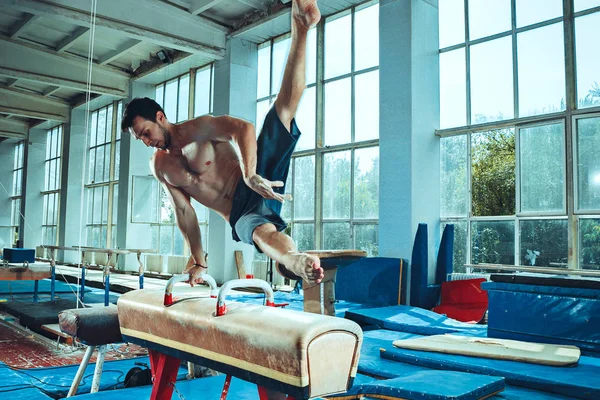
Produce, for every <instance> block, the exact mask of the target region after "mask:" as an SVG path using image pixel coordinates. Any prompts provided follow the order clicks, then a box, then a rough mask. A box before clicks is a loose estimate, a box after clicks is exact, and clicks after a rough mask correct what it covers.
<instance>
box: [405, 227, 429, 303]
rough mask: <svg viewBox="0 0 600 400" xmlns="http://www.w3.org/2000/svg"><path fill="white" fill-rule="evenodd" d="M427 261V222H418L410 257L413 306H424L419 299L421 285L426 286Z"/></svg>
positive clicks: (411, 301)
mask: <svg viewBox="0 0 600 400" xmlns="http://www.w3.org/2000/svg"><path fill="white" fill-rule="evenodd" d="M428 263H429V257H428V255H427V224H419V226H418V227H417V233H416V234H415V242H414V243H413V249H412V255H411V258H410V304H411V305H413V306H415V307H424V305H423V304H422V299H421V287H425V286H427V279H428V275H429V268H428ZM434 306H435V304H434ZM432 307H433V306H432ZM430 308H431V307H430Z"/></svg>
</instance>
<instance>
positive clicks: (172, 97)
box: [163, 79, 177, 121]
mask: <svg viewBox="0 0 600 400" xmlns="http://www.w3.org/2000/svg"><path fill="white" fill-rule="evenodd" d="M163 110H164V111H165V116H166V117H167V119H168V120H169V121H177V79H175V80H172V81H171V82H167V85H166V88H165V105H164V106H163Z"/></svg>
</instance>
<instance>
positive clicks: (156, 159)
mask: <svg viewBox="0 0 600 400" xmlns="http://www.w3.org/2000/svg"><path fill="white" fill-rule="evenodd" d="M168 157H169V154H167V152H166V151H161V150H158V151H155V152H154V153H153V154H152V156H151V157H150V170H151V171H152V173H153V174H154V176H156V177H157V178H158V179H160V176H161V174H160V172H161V169H162V167H163V165H164V160H165V159H166V158H168Z"/></svg>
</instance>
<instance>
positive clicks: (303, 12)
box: [292, 0, 321, 29]
mask: <svg viewBox="0 0 600 400" xmlns="http://www.w3.org/2000/svg"><path fill="white" fill-rule="evenodd" d="M292 18H294V19H295V20H296V21H297V22H298V23H299V24H300V25H302V26H304V27H305V28H307V29H310V28H312V27H313V26H315V25H316V24H318V23H319V21H320V20H321V11H320V10H319V6H317V0H292Z"/></svg>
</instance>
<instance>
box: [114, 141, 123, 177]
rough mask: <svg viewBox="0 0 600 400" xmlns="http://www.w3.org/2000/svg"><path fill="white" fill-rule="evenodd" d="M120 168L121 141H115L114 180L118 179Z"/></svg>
mask: <svg viewBox="0 0 600 400" xmlns="http://www.w3.org/2000/svg"><path fill="white" fill-rule="evenodd" d="M120 170H121V141H120V140H118V141H117V142H116V143H115V176H114V177H113V179H114V180H119V172H120Z"/></svg>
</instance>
